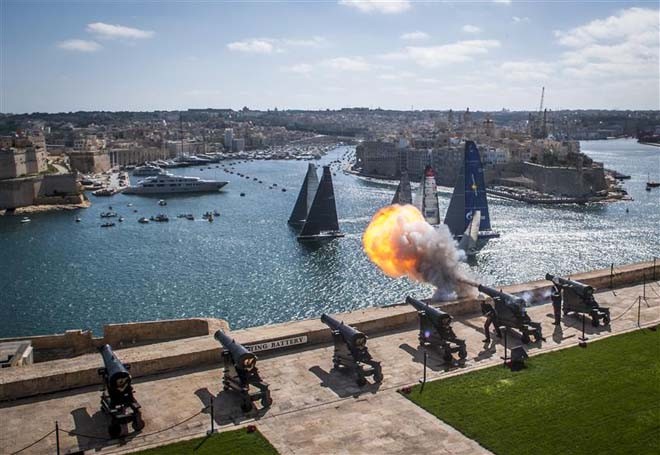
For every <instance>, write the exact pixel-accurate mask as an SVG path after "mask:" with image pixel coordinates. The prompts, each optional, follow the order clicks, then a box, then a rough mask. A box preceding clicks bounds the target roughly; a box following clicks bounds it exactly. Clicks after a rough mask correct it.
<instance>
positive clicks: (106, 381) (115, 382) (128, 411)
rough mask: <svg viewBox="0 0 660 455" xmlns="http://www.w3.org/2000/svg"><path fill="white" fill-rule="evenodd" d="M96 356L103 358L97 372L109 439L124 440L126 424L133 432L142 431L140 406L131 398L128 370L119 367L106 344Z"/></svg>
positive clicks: (123, 366) (124, 365)
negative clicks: (99, 378) (106, 416)
mask: <svg viewBox="0 0 660 455" xmlns="http://www.w3.org/2000/svg"><path fill="white" fill-rule="evenodd" d="M99 352H100V353H101V357H103V368H99V369H98V374H99V376H101V377H102V378H103V389H102V393H101V410H102V411H103V412H104V413H105V414H107V415H108V416H110V425H109V426H108V433H109V434H110V437H111V438H118V437H120V436H126V434H128V424H129V423H130V424H131V425H132V427H133V430H135V431H140V430H142V429H143V428H144V420H142V413H141V411H140V404H139V403H138V402H137V401H136V400H135V397H134V396H133V387H132V386H131V375H130V373H129V372H128V371H129V370H130V369H131V366H130V365H128V364H123V363H121V361H120V360H119V359H118V358H117V356H116V355H115V353H114V352H113V351H112V348H111V347H110V345H109V344H106V345H104V346H102V347H100V348H99Z"/></svg>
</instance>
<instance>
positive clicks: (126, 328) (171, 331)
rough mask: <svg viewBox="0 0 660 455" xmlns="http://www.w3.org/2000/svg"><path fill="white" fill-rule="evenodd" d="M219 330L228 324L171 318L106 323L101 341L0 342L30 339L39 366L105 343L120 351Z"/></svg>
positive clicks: (60, 337)
mask: <svg viewBox="0 0 660 455" xmlns="http://www.w3.org/2000/svg"><path fill="white" fill-rule="evenodd" d="M218 329H223V330H228V329H229V325H228V324H227V323H226V322H225V321H223V320H221V319H204V318H193V319H170V320H163V321H147V322H131V323H127V324H108V325H106V326H104V327H103V337H100V338H98V337H94V335H93V334H92V332H91V331H89V330H67V331H66V332H65V333H59V334H55V335H38V336H32V337H17V338H0V343H1V342H5V341H20V340H30V341H31V342H32V348H33V349H34V361H35V362H37V363H39V362H47V361H52V360H57V359H67V358H71V357H75V356H79V355H82V354H88V353H92V352H95V351H96V349H97V348H98V347H100V346H103V345H104V344H109V345H111V346H113V348H115V349H120V348H124V347H130V346H139V345H145V344H150V343H160V342H164V341H171V340H178V339H181V338H192V337H198V336H202V335H208V334H209V333H214V332H215V331H216V330H218Z"/></svg>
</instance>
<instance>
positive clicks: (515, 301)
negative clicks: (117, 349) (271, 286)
mask: <svg viewBox="0 0 660 455" xmlns="http://www.w3.org/2000/svg"><path fill="white" fill-rule="evenodd" d="M546 279H548V280H550V281H552V283H553V286H554V288H555V291H556V292H562V294H563V313H564V315H566V314H568V313H581V314H589V315H590V316H591V318H592V321H593V323H594V325H598V323H599V321H601V320H602V321H603V322H604V323H605V324H607V323H609V318H610V315H609V309H607V308H602V307H600V306H599V305H598V303H597V302H596V300H595V299H594V297H593V294H594V289H593V288H592V287H591V286H588V285H585V284H583V283H580V282H577V281H572V280H568V279H565V278H561V277H558V276H554V275H550V274H548V275H546ZM478 289H479V291H480V292H483V293H484V294H486V295H488V296H489V297H491V299H492V301H493V303H492V304H491V303H486V302H484V303H482V311H483V312H484V314H488V315H489V317H490V318H491V319H492V323H494V324H495V327H496V328H498V331H499V329H505V330H510V329H513V330H517V331H519V332H520V336H521V341H522V342H523V343H529V342H530V341H531V337H534V340H535V342H538V341H540V340H542V339H543V337H542V333H541V324H540V323H538V322H534V321H532V320H531V319H530V317H529V315H528V314H527V312H526V311H525V301H524V299H522V298H520V297H517V296H515V295H512V294H508V293H506V292H502V291H498V290H496V289H494V288H491V287H488V286H483V285H479V287H478ZM406 302H407V303H408V304H409V305H411V306H413V307H414V308H415V309H416V310H417V314H418V320H419V334H418V339H419V343H420V345H421V346H424V347H425V348H426V347H433V348H435V349H437V350H438V351H439V353H440V355H441V356H442V358H443V360H444V361H445V362H452V361H453V360H454V355H457V356H458V358H459V360H460V361H464V360H465V359H466V358H467V348H466V344H465V340H464V339H461V338H458V337H457V336H456V334H455V333H454V330H453V329H452V326H451V322H452V317H451V316H450V315H449V314H448V313H446V312H444V311H442V310H440V309H438V308H435V307H433V306H431V305H429V304H428V303H424V302H422V301H420V300H417V299H415V298H413V297H407V298H406ZM321 321H322V322H323V323H324V324H326V325H327V326H328V327H329V328H330V330H331V331H332V338H333V343H334V353H333V357H332V362H333V366H334V368H335V369H337V370H343V371H346V372H348V373H350V374H352V375H353V376H354V378H355V380H356V383H357V385H358V386H360V387H362V386H364V385H365V384H366V383H367V377H372V378H373V381H374V383H380V382H381V381H382V380H383V373H382V369H381V365H380V362H378V361H376V360H374V359H373V358H372V356H371V355H370V353H369V350H368V348H367V336H366V335H365V334H364V333H362V332H360V331H359V330H357V329H356V328H354V327H352V326H350V325H348V324H345V323H344V322H343V321H339V320H337V319H335V318H334V317H332V316H329V315H327V314H323V315H322V316H321ZM214 337H215V339H216V340H217V341H218V342H219V343H220V344H221V345H222V348H223V349H222V363H223V367H224V372H223V379H222V384H223V389H224V391H231V392H234V393H237V394H238V395H239V396H240V398H241V409H242V410H243V411H244V412H249V411H250V410H251V409H252V408H253V406H254V404H253V403H254V402H257V401H258V402H259V403H260V404H261V406H262V407H264V408H267V407H269V406H270V405H271V404H272V402H273V400H272V398H271V395H270V390H269V385H268V383H266V382H264V381H263V379H262V378H261V376H260V374H259V370H258V368H257V356H256V355H255V354H254V353H252V352H250V351H249V350H248V349H247V348H246V347H245V346H243V345H241V344H240V343H238V342H237V341H236V340H234V339H233V338H231V337H230V336H228V335H227V334H226V333H224V332H223V331H222V330H218V331H217V332H216V333H215V335H214ZM100 351H101V355H102V357H103V363H104V368H100V369H99V375H101V376H102V378H103V382H104V390H103V393H102V396H101V409H102V410H103V411H104V412H105V413H106V414H108V415H109V416H110V421H111V422H110V425H109V427H108V432H109V434H110V436H111V437H113V438H116V437H119V436H122V435H125V434H126V433H127V431H128V429H127V426H128V424H129V423H130V424H132V427H133V429H134V430H135V431H140V430H141V429H142V428H143V427H144V421H143V420H142V417H141V410H140V405H139V404H138V403H137V401H136V400H135V397H134V395H133V388H132V387H131V376H130V374H129V370H130V365H128V364H123V363H122V362H121V361H120V360H119V359H118V358H117V356H116V355H115V353H114V352H113V351H112V349H111V347H110V346H109V345H105V346H103V347H102V348H101V349H100Z"/></svg>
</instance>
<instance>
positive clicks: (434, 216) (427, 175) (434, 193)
mask: <svg viewBox="0 0 660 455" xmlns="http://www.w3.org/2000/svg"><path fill="white" fill-rule="evenodd" d="M415 205H417V208H418V209H419V211H420V212H422V215H423V216H424V219H425V220H426V222H427V223H429V224H430V225H437V224H440V207H439V206H438V187H437V184H436V181H435V170H434V169H433V167H432V166H431V165H427V166H426V168H424V174H423V175H422V181H421V182H420V183H419V189H418V193H417V203H416V204H415Z"/></svg>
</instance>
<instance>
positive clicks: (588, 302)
mask: <svg viewBox="0 0 660 455" xmlns="http://www.w3.org/2000/svg"><path fill="white" fill-rule="evenodd" d="M545 279H546V280H548V281H552V284H554V285H555V286H556V287H557V288H558V289H561V290H562V291H563V292H562V294H563V297H564V298H563V301H564V303H563V308H562V311H563V313H564V316H565V315H567V314H568V313H571V312H573V313H582V314H589V315H590V316H591V323H592V324H593V326H594V327H598V326H599V325H600V321H601V320H602V321H603V324H605V325H607V324H609V323H610V309H609V308H603V307H601V306H600V305H599V304H598V302H596V299H595V298H594V288H593V287H591V286H589V285H586V284H584V283H580V282H579V281H573V280H568V279H566V278H562V277H560V276H557V275H552V274H550V273H546V274H545Z"/></svg>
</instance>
